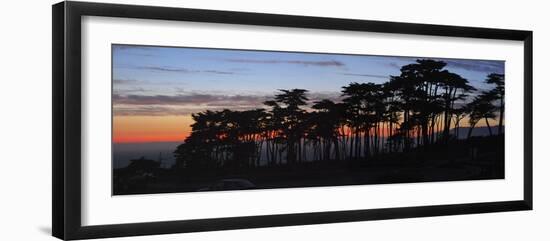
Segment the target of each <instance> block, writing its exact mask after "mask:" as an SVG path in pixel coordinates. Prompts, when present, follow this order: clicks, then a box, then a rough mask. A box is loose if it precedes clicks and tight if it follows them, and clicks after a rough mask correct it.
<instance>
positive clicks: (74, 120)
mask: <svg viewBox="0 0 550 241" xmlns="http://www.w3.org/2000/svg"><path fill="white" fill-rule="evenodd" d="M52 10H53V11H52V16H53V19H52V23H53V34H52V37H53V44H52V51H53V54H52V56H53V57H52V62H53V70H52V73H53V74H52V75H53V76H52V79H53V87H52V89H53V101H52V102H53V114H52V115H53V126H52V129H53V140H52V143H53V151H52V152H53V156H52V160H53V166H52V170H53V195H52V211H53V213H52V226H53V227H52V233H53V236H55V237H57V238H60V239H65V240H72V239H88V238H106V237H119V236H134V235H151V234H168V233H183V232H199V231H212V230H228V229H243V228H260V227H275V226H288V225H307V224H321V223H335V222H350V221H366V220H380V219H397V218H413V217H427V216H442V215H457V214H473V213H488V212H502V211H519V210H531V209H532V208H533V188H532V186H533V185H532V170H533V167H532V165H533V162H532V120H533V98H532V93H533V92H532V84H533V82H532V76H533V70H532V67H533V43H532V41H533V33H532V32H531V31H520V30H504V29H490V28H474V27H458V26H443V25H428V24H413V23H397V22H383V21H366V20H353V19H336V18H323V17H305V16H290V15H276V14H262V13H246V12H229V11H215V10H197V9H184V8H170V7H150V6H136V5H119V4H104V3H89V2H60V3H57V4H55V5H53V7H52ZM83 16H104V17H122V18H136V19H158V20H175V21H193V22H207V23H229V24H244V25H259V26H281V27H297V28H311V29H328V30H350V31H366V32H378V33H396V34H414V35H428V36H450V37H468V38H483V39H499V40H516V41H523V43H524V86H525V88H524V153H523V157H524V163H523V165H524V187H523V189H524V194H523V199H522V200H510V201H500V202H484V203H464V204H454V205H434V206H414V207H400V208H383V209H367V210H342V211H331V212H316V213H296V214H283V215H263V216H246V217H235V218H212V219H197V220H178V221H163V222H140V220H135V221H136V222H135V223H129V224H114V225H99V226H82V224H81V213H82V207H81V137H82V133H81V88H82V86H81V57H82V52H81V17H83Z"/></svg>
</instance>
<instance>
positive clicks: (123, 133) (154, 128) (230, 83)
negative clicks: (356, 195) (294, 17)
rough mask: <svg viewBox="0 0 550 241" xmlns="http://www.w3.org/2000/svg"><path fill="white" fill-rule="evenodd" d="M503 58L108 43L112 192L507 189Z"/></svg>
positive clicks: (119, 193) (115, 193)
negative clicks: (454, 185)
mask: <svg viewBox="0 0 550 241" xmlns="http://www.w3.org/2000/svg"><path fill="white" fill-rule="evenodd" d="M504 69H505V62H504V61H501V60H479V59H453V58H438V57H429V56H379V55H355V54H353V55H352V54H340V53H307V52H281V51H268V50H236V49H213V48H191V47H167V46H144V45H123V44H113V45H112V194H113V195H128V194H154V193H179V192H208V191H230V190H255V189H272V188H304V187H328V186H341V185H369V184H371V185H372V184H396V183H415V182H439V181H469V180H486V179H502V178H504V139H505V138H504V134H505V133H504V130H505V123H504V119H505V118H504V117H505V113H504V110H505V103H504V82H505V76H504V72H505V71H504Z"/></svg>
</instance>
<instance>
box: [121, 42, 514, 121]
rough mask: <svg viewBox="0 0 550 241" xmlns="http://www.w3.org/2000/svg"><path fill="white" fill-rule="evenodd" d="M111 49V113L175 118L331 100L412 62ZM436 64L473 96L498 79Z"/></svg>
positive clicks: (469, 67) (493, 68)
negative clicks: (292, 92) (288, 101)
mask: <svg viewBox="0 0 550 241" xmlns="http://www.w3.org/2000/svg"><path fill="white" fill-rule="evenodd" d="M112 50H113V94H114V95H115V99H114V101H115V115H116V114H117V110H119V114H123V115H148V114H151V115H163V114H168V115H174V114H176V115H177V114H189V113H192V112H196V111H197V110H201V109H205V108H207V107H209V108H211V109H216V108H225V107H231V106H234V107H236V108H243V109H246V108H250V107H253V106H255V105H256V106H257V105H258V104H259V103H261V102H263V100H265V99H266V98H267V96H272V95H273V93H275V92H276V90H277V89H292V88H302V89H307V90H309V91H310V95H311V97H312V98H313V99H316V98H325V97H328V96H332V97H336V96H337V95H338V93H339V91H340V90H341V87H342V86H345V85H347V84H349V83H351V82H359V83H361V82H374V83H383V82H386V81H387V80H388V78H389V76H390V75H399V68H400V67H401V66H403V65H406V64H410V63H413V62H414V61H415V60H416V59H417V57H392V56H368V55H342V54H313V53H293V52H272V51H243V50H224V49H203V48H183V47H177V48H176V47H147V46H132V45H113V49H112ZM418 58H422V56H420V57H418ZM440 60H444V61H445V62H447V63H448V65H447V67H446V69H447V70H449V71H451V72H454V73H457V74H460V75H461V76H462V77H464V78H466V79H468V80H469V81H470V84H471V85H473V86H474V87H476V88H477V89H480V90H486V89H490V88H491V86H488V85H486V84H484V83H483V80H484V79H485V77H486V76H487V74H489V73H492V72H496V73H504V62H503V61H490V60H459V59H440ZM117 106H118V107H119V108H117ZM185 106H187V107H185ZM153 107H156V108H153ZM140 108H141V109H140Z"/></svg>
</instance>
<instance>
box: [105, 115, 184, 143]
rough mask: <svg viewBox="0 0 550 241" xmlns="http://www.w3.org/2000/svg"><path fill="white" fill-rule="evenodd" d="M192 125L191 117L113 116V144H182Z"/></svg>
mask: <svg viewBox="0 0 550 241" xmlns="http://www.w3.org/2000/svg"><path fill="white" fill-rule="evenodd" d="M192 123H193V120H192V119H191V116H115V117H114V118H113V142H114V143H139V142H176V141H181V142H183V140H184V139H185V138H186V137H187V136H188V135H189V133H190V132H191V126H190V125H191V124H192Z"/></svg>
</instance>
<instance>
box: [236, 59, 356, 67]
mask: <svg viewBox="0 0 550 241" xmlns="http://www.w3.org/2000/svg"><path fill="white" fill-rule="evenodd" d="M226 61H228V62H235V63H250V64H295V65H303V66H319V67H344V66H345V64H344V63H342V62H340V61H336V60H328V61H307V60H276V59H263V60H262V59H226Z"/></svg>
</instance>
